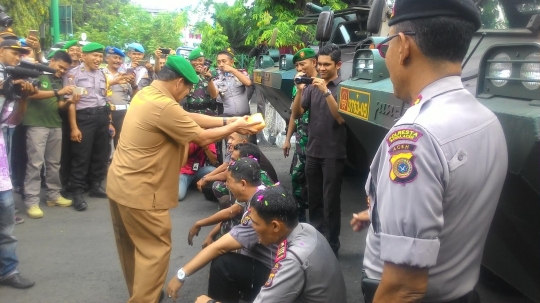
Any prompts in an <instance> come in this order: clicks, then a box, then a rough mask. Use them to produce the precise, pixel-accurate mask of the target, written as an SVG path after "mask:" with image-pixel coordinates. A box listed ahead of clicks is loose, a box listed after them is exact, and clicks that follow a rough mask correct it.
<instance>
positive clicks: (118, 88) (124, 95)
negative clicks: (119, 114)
mask: <svg viewBox="0 0 540 303" xmlns="http://www.w3.org/2000/svg"><path fill="white" fill-rule="evenodd" d="M102 70H103V73H105V75H106V76H107V77H108V78H109V83H110V81H112V80H114V78H116V77H118V76H119V75H120V73H118V72H117V73H116V74H113V73H112V72H111V71H110V70H109V69H108V68H107V67H105V68H103V69H102ZM110 90H111V93H110V95H109V96H108V97H107V99H108V100H109V102H111V103H112V104H114V105H126V104H128V103H129V101H130V100H131V93H132V89H131V85H129V84H127V83H125V84H115V85H111V86H110Z"/></svg>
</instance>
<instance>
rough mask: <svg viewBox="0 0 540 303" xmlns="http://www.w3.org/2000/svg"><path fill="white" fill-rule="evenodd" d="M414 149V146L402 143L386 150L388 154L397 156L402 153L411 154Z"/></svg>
mask: <svg viewBox="0 0 540 303" xmlns="http://www.w3.org/2000/svg"><path fill="white" fill-rule="evenodd" d="M415 149H416V145H414V144H410V143H402V144H396V145H394V146H393V147H391V148H390V149H389V150H388V153H390V154H397V153H400V152H403V151H407V150H408V151H411V152H413V151H414V150H415Z"/></svg>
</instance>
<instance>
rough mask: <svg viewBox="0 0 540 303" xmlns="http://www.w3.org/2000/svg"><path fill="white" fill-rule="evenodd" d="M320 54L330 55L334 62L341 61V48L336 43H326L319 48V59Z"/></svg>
mask: <svg viewBox="0 0 540 303" xmlns="http://www.w3.org/2000/svg"><path fill="white" fill-rule="evenodd" d="M319 56H330V59H332V61H334V63H336V64H338V63H339V61H341V49H339V46H337V45H335V44H334V43H330V44H326V45H325V46H323V47H322V48H321V49H319V53H317V59H318V58H319Z"/></svg>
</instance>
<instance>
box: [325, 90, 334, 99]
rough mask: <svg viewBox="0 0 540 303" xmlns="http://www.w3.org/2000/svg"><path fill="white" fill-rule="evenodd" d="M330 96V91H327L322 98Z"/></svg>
mask: <svg viewBox="0 0 540 303" xmlns="http://www.w3.org/2000/svg"><path fill="white" fill-rule="evenodd" d="M331 94H332V92H331V91H330V90H327V91H326V93H324V94H323V97H325V98H326V97H328V96H330V95H331Z"/></svg>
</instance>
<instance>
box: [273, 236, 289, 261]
mask: <svg viewBox="0 0 540 303" xmlns="http://www.w3.org/2000/svg"><path fill="white" fill-rule="evenodd" d="M286 256H287V240H283V242H281V244H279V246H278V249H277V252H276V260H275V261H274V262H275V263H278V262H279V261H281V260H283V259H285V257H286Z"/></svg>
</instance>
